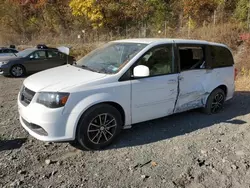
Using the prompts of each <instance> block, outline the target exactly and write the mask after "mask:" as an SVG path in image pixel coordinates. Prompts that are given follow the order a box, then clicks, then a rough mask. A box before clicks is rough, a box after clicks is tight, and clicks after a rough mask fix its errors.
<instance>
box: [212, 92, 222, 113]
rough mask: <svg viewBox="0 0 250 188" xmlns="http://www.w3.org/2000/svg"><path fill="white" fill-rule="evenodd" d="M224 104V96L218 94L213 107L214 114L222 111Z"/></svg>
mask: <svg viewBox="0 0 250 188" xmlns="http://www.w3.org/2000/svg"><path fill="white" fill-rule="evenodd" d="M223 103H224V95H223V94H222V93H217V94H216V95H215V97H214V100H213V103H212V107H211V111H212V113H217V112H218V111H219V110H221V109H222V105H223Z"/></svg>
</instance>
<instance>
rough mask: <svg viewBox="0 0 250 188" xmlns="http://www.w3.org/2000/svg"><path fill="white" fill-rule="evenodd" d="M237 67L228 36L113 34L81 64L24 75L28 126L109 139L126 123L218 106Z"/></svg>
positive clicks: (81, 138)
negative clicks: (221, 39)
mask: <svg viewBox="0 0 250 188" xmlns="http://www.w3.org/2000/svg"><path fill="white" fill-rule="evenodd" d="M234 80H235V68H234V60H233V56H232V53H231V52H230V50H229V48H228V47H227V46H225V45H223V44H217V43H210V42H206V41H198V40H181V39H127V40H118V41H112V42H109V43H107V44H105V45H103V46H101V47H100V48H98V49H96V50H94V51H92V52H91V53H89V54H88V55H86V56H85V57H83V58H82V59H80V60H79V61H77V63H76V65H65V66H61V67H58V68H52V69H49V70H46V71H43V72H39V73H37V74H34V75H32V76H30V77H28V78H26V79H25V80H24V83H23V86H22V88H21V90H20V92H19V96H18V110H19V114H20V122H21V124H22V126H23V127H24V128H25V129H26V130H27V131H28V132H29V134H30V135H32V136H33V137H35V138H37V139H39V140H42V141H52V142H53V141H55V142H60V141H77V142H78V143H79V144H80V146H82V147H84V148H87V149H101V148H103V147H105V146H107V145H109V144H110V143H111V142H112V141H113V140H114V139H115V138H116V137H117V136H118V134H119V133H120V131H121V130H122V129H123V128H130V127H131V125H132V124H135V123H139V122H144V121H148V120H152V119H156V118H161V117H164V116H168V115H171V114H174V113H179V112H183V111H187V110H190V109H194V108H202V109H203V110H204V111H205V112H206V113H208V114H213V113H217V112H218V111H220V110H221V108H222V106H223V103H224V102H225V101H227V100H229V99H231V98H232V97H233V94H234V90H235V86H234Z"/></svg>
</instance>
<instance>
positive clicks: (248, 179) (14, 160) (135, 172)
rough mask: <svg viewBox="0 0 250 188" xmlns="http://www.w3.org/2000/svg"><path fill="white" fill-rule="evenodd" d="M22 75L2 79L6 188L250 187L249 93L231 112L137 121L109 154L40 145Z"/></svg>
mask: <svg viewBox="0 0 250 188" xmlns="http://www.w3.org/2000/svg"><path fill="white" fill-rule="evenodd" d="M22 81H23V79H12V78H5V77H2V76H0V91H1V92H0V138H1V139H0V187H11V186H12V187H32V186H34V187H81V186H82V187H168V188H171V187H216V188H217V187H237V188H238V187H241V188H244V187H248V186H249V185H250V160H249V158H250V146H249V142H250V127H249V121H250V115H249V112H250V106H249V103H250V92H248V91H237V92H236V93H235V98H234V99H233V100H231V101H230V102H227V103H226V105H225V108H224V110H223V111H222V112H221V113H220V114H217V115H213V116H208V115H205V114H202V113H200V112H199V111H198V110H194V111H190V112H185V113H181V114H177V115H173V116H170V117H166V118H162V119H159V120H154V121H150V122H146V123H141V124H138V125H135V126H134V127H133V128H132V129H130V130H126V131H123V132H122V134H121V135H120V137H119V139H118V140H117V141H116V142H115V143H114V144H113V145H112V146H110V147H109V148H107V149H106V150H103V151H95V152H88V151H80V150H78V149H76V148H74V147H72V146H70V145H69V144H67V143H46V142H40V141H38V140H36V139H34V138H32V137H31V136H29V135H28V134H27V132H26V131H25V130H24V129H23V128H22V127H21V125H20V123H19V120H18V118H19V117H18V113H17V102H16V100H17V93H18V91H19V89H20V86H21V83H22Z"/></svg>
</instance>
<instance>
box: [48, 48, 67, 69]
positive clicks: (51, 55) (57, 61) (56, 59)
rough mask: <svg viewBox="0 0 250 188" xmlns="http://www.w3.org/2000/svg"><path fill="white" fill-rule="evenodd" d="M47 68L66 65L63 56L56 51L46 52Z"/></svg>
mask: <svg viewBox="0 0 250 188" xmlns="http://www.w3.org/2000/svg"><path fill="white" fill-rule="evenodd" d="M47 55H48V61H47V66H48V68H54V67H58V66H61V65H64V64H66V59H65V57H64V56H65V54H62V53H61V52H58V51H57V50H48V51H47Z"/></svg>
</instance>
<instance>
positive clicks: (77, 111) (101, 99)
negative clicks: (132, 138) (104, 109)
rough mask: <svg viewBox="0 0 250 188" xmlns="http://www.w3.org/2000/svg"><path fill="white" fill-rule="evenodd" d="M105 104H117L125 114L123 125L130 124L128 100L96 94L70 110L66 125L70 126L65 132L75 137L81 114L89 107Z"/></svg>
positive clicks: (105, 94) (108, 94) (106, 94)
mask: <svg viewBox="0 0 250 188" xmlns="http://www.w3.org/2000/svg"><path fill="white" fill-rule="evenodd" d="M105 102H114V103H117V104H119V105H120V106H121V107H122V108H123V110H124V113H125V125H130V124H131V114H130V103H129V102H128V100H123V101H121V97H120V96H116V97H114V95H111V94H110V93H96V94H93V95H90V96H88V97H86V98H84V99H83V100H81V101H79V102H78V103H77V105H76V106H75V107H74V108H73V109H72V111H71V113H70V116H69V119H68V122H67V124H68V123H70V124H71V126H66V127H67V130H66V132H68V131H69V132H71V133H73V135H75V133H76V129H77V125H78V122H79V120H80V118H81V116H82V115H83V113H84V112H86V111H87V110H88V109H89V108H90V107H92V106H94V105H97V104H100V103H105ZM71 117H72V118H71ZM69 121H71V122H69ZM72 121H73V122H72Z"/></svg>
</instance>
